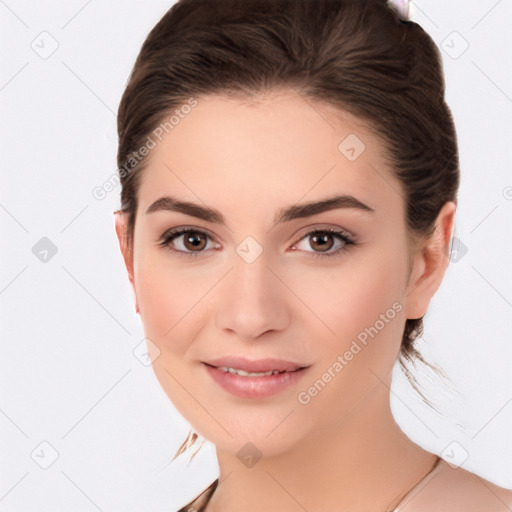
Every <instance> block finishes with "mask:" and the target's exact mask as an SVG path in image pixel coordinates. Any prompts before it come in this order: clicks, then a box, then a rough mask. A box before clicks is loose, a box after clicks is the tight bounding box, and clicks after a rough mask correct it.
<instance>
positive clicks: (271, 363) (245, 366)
mask: <svg viewBox="0 0 512 512" xmlns="http://www.w3.org/2000/svg"><path fill="white" fill-rule="evenodd" d="M205 363H206V364H208V365H210V366H216V367H220V366H225V367H228V368H235V369H237V370H243V371H245V372H268V371H271V370H279V371H289V372H293V371H295V370H298V369H299V368H304V367H305V365H302V364H299V363H294V362H293V361H286V360H284V359H273V358H265V359H255V360H250V359H246V358H245V357H237V356H229V357H221V358H219V359H212V360H210V361H205Z"/></svg>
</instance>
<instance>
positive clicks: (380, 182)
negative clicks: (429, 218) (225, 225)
mask: <svg viewBox="0 0 512 512" xmlns="http://www.w3.org/2000/svg"><path fill="white" fill-rule="evenodd" d="M153 138H154V137H153ZM155 142H156V146H155V147H154V149H152V150H151V152H150V154H149V157H148V164H147V167H146V169H145V170H144V172H143V175H142V179H141V184H140V189H139V203H140V205H141V209H142V208H144V207H147V206H148V205H149V204H150V202H152V201H154V200H155V199H157V198H158V196H161V195H164V193H165V191H167V192H168V193H169V194H172V195H178V196H180V197H183V198H184V199H187V200H193V201H197V199H198V198H199V199H200V200H202V201H204V202H206V203H208V204H211V205H212V206H213V205H216V204H219V205H220V204H221V203H222V206H224V203H225V201H226V200H228V199H231V200H232V201H234V202H237V203H238V204H239V205H240V204H242V205H244V206H245V207H249V206H251V205H252V206H257V205H258V204H262V203H265V204H268V202H269V201H271V200H275V201H276V204H278V205H281V203H286V204H288V203H295V202H298V201H299V200H300V199H301V198H302V197H304V199H305V200H306V199H307V200H314V199H316V198H320V197H325V195H326V194H328V195H332V194H334V193H343V194H351V195H354V196H356V197H358V199H360V200H362V201H363V202H365V203H366V204H368V205H370V206H372V207H374V208H375V209H379V207H380V208H382V207H384V206H385V205H386V203H389V201H394V202H395V203H396V200H397V195H398V192H399V189H400V186H399V184H398V183H397V182H396V179H395V178H394V176H392V174H391V171H390V169H389V168H388V167H387V163H386V160H385V154H384V148H383V146H382V143H381V141H380V140H379V139H378V137H377V136H376V135H375V134H374V133H372V132H371V131H370V130H369V129H367V128H366V127H365V125H364V123H363V122H361V121H360V120H358V119H357V118H355V117H354V116H352V115H350V114H348V113H346V112H343V111H339V110H338V109H336V108H334V107H329V106H328V105H324V104H320V103H317V102H314V101H312V100H311V99H309V98H306V97H305V96H303V95H300V94H297V93H296V92H295V91H284V92H280V93H278V94H273V95H268V96H260V97H258V98H257V99H251V100H244V99H235V98H228V97H224V96H209V97H201V98H198V99H197V104H196V106H195V107H193V108H191V109H190V111H189V113H188V114H186V115H182V116H181V117H180V119H179V123H177V124H175V125H174V127H173V128H172V130H169V131H168V133H165V132H164V134H163V135H162V136H161V140H158V139H155ZM219 192H222V193H221V194H219ZM230 192H236V195H235V194H232V193H230ZM306 196H307V197H306Z"/></svg>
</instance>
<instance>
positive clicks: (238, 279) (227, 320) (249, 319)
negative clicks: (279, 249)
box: [216, 240, 288, 339]
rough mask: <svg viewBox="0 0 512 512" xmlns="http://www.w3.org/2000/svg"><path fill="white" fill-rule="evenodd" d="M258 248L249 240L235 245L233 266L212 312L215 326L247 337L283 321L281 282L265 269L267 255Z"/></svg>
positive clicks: (281, 324) (284, 320) (282, 324)
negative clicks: (214, 314)
mask: <svg viewBox="0 0 512 512" xmlns="http://www.w3.org/2000/svg"><path fill="white" fill-rule="evenodd" d="M258 245H259V244H258ZM262 249H263V248H262V247H261V246H260V248H258V247H257V246H256V245H255V243H254V241H251V240H248V241H245V242H242V243H241V244H239V246H238V247H237V248H236V254H235V255H234V259H233V261H234V267H233V269H232V271H231V272H230V273H229V275H228V276H227V280H226V282H225V283H224V285H223V286H222V288H221V294H222V297H221V299H220V301H219V308H218V310H217V313H216V323H217V327H218V328H220V329H228V330H232V331H235V332H236V333H237V334H238V335H239V336H240V337H243V338H247V339H252V338H256V337H257V336H259V335H260V334H262V333H264V332H266V331H268V330H275V329H282V328H284V326H285V325H286V321H287V314H288V312H287V308H286V306H285V304H284V302H285V297H284V295H283V289H282V284H281V283H280V282H279V279H277V278H276V277H275V276H274V275H273V272H272V271H271V270H270V269H269V268H268V265H269V263H270V262H269V258H268V257H267V254H266V253H265V252H264V251H263V250H262Z"/></svg>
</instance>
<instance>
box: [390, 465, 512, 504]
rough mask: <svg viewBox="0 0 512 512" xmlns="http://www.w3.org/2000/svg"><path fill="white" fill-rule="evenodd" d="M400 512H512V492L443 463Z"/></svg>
mask: <svg viewBox="0 0 512 512" xmlns="http://www.w3.org/2000/svg"><path fill="white" fill-rule="evenodd" d="M399 510H400V512H432V511H436V512H510V511H511V510H512V490H510V489H506V488H504V487H500V486H498V485H496V484H493V483H492V482H489V481H488V480H485V479H484V478H482V477H480V476H478V475H476V474H474V473H471V472H470V471H467V470H465V469H463V468H461V467H458V468H454V467H452V466H451V465H450V464H448V463H447V462H445V461H444V460H441V462H440V465H439V468H438V470H437V471H436V472H435V474H433V475H432V477H431V478H429V479H427V480H426V481H425V482H424V485H422V486H421V487H419V488H418V489H417V490H416V492H415V493H414V494H413V495H412V496H410V497H409V499H408V500H406V501H404V503H403V507H401V508H400V509H399Z"/></svg>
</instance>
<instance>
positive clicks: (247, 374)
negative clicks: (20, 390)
mask: <svg viewBox="0 0 512 512" xmlns="http://www.w3.org/2000/svg"><path fill="white" fill-rule="evenodd" d="M219 370H222V371H223V372H228V373H236V374H237V375H242V376H243V377H261V376H263V375H276V374H278V373H284V372H285V371H286V370H283V371H281V370H270V371H268V372H246V371H244V370H238V369H237V368H228V367H227V366H220V367H219Z"/></svg>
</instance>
